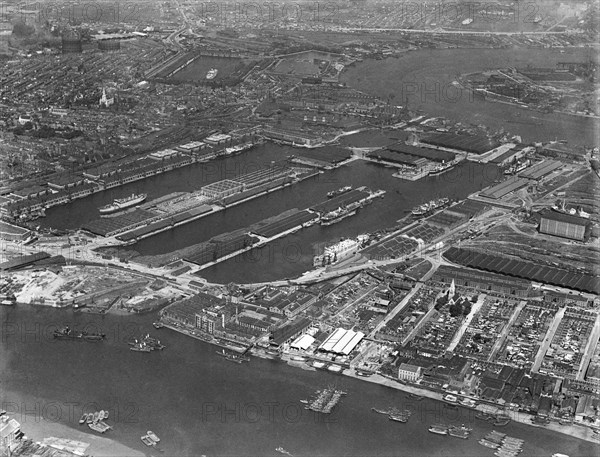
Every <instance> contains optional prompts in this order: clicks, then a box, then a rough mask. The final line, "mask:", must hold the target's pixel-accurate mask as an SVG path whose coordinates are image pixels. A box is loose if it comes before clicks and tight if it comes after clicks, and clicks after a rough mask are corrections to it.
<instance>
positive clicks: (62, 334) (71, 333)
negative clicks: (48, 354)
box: [53, 325, 106, 341]
mask: <svg viewBox="0 0 600 457" xmlns="http://www.w3.org/2000/svg"><path fill="white" fill-rule="evenodd" d="M53 335H54V338H58V339H64V340H86V341H101V340H103V339H104V338H105V337H106V335H105V334H104V333H87V332H80V331H76V330H73V329H71V328H70V327H69V326H68V325H67V326H66V327H64V328H62V329H59V330H55V331H54V333H53Z"/></svg>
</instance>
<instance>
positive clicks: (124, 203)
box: [98, 194, 148, 214]
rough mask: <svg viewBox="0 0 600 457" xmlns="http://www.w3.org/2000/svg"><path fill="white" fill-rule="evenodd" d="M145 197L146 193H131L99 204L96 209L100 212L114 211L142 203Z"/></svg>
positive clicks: (108, 212)
mask: <svg viewBox="0 0 600 457" xmlns="http://www.w3.org/2000/svg"><path fill="white" fill-rule="evenodd" d="M147 197H148V194H131V195H130V196H129V197H125V198H117V199H115V200H114V201H113V202H112V203H110V204H108V205H105V206H101V207H100V208H98V211H100V214H110V213H116V212H117V211H121V210H123V209H126V208H130V207H132V206H135V205H138V204H140V203H142V202H143V201H144V200H146V198H147Z"/></svg>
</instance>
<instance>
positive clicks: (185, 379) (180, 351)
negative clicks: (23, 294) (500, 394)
mask: <svg viewBox="0 0 600 457" xmlns="http://www.w3.org/2000/svg"><path fill="white" fill-rule="evenodd" d="M153 318H154V316H152V315H146V316H127V317H120V316H114V315H107V316H94V315H89V314H75V313H73V312H72V311H71V310H56V309H48V308H44V307H33V306H29V305H18V306H17V307H14V308H8V307H0V322H1V323H2V338H1V341H0V360H1V361H2V362H1V364H2V366H1V368H2V371H1V375H0V380H1V382H2V389H1V391H0V400H1V401H2V405H0V408H1V407H4V409H6V410H8V411H9V412H11V414H12V416H13V417H15V418H16V419H17V420H20V421H21V422H23V424H22V426H23V429H24V431H25V432H26V431H27V423H28V421H31V420H45V421H56V422H60V423H62V424H65V425H68V426H71V427H73V428H78V429H81V430H85V428H84V426H80V425H78V424H77V421H78V419H79V417H80V415H81V412H82V408H83V407H84V405H87V407H86V411H91V410H94V409H100V408H101V409H108V410H109V412H110V418H109V420H108V422H109V423H110V424H111V425H112V426H113V427H114V430H113V431H110V432H109V433H108V435H107V436H108V437H111V438H113V439H115V440H117V441H119V442H121V443H123V444H125V445H127V446H129V447H131V448H134V449H138V450H140V451H146V450H147V448H145V446H144V445H143V444H142V443H141V441H140V438H139V437H140V436H141V435H143V434H145V432H146V430H153V431H154V432H155V433H156V434H157V435H158V436H159V437H160V438H161V439H162V441H161V447H162V448H163V450H164V451H165V453H164V455H167V456H176V455H177V456H191V457H196V456H200V455H202V454H206V455H211V456H238V455H240V456H241V455H261V456H269V455H273V456H275V455H279V454H277V452H275V448H277V447H279V446H282V447H283V448H284V449H286V450H288V451H289V452H290V453H292V454H293V455H294V456H302V455H306V456H308V455H310V456H340V455H347V456H366V455H379V456H423V457H428V456H456V455H464V456H473V457H481V456H488V455H489V456H492V455H493V452H492V451H491V450H489V449H486V448H483V447H482V446H480V445H479V444H477V440H478V439H479V438H480V437H481V436H483V435H484V434H485V433H487V432H489V431H490V430H491V429H492V428H493V426H491V425H488V424H487V423H484V422H481V421H479V420H477V419H474V417H473V414H472V412H470V411H469V410H466V409H463V408H459V409H457V410H450V409H447V408H444V407H443V406H442V403H440V402H435V401H432V400H423V401H421V402H414V401H409V400H407V399H406V397H405V396H404V394H403V393H401V392H399V391H396V390H394V389H391V388H388V387H384V386H380V385H374V384H369V383H367V382H365V381H361V380H357V379H350V378H346V377H344V376H340V375H335V374H330V373H325V372H313V371H305V370H302V369H299V368H293V367H290V366H287V365H285V364H283V363H281V362H274V361H268V360H261V359H255V358H253V359H252V360H251V361H250V362H249V363H246V364H242V365H238V364H234V363H231V362H228V361H226V360H224V359H223V358H222V357H219V356H218V355H217V354H215V347H214V346H211V345H209V344H206V343H203V342H200V341H197V340H194V339H192V338H189V337H186V336H183V335H180V334H178V333H176V332H173V331H171V330H168V329H163V330H155V329H153V328H152V326H151V322H152V320H153ZM65 324H71V325H72V326H77V328H79V329H87V330H89V331H93V330H102V331H103V332H105V333H106V334H107V340H106V341H104V342H102V343H85V342H69V341H56V340H54V339H53V338H52V336H51V333H52V331H53V329H55V328H57V327H61V326H63V325H65ZM145 332H150V333H151V334H152V335H153V336H156V337H158V338H160V340H161V341H162V342H163V343H164V344H165V345H166V346H167V348H166V349H165V350H164V351H162V352H152V353H137V352H132V351H130V350H129V346H128V345H127V344H126V343H127V341H128V340H129V339H130V338H132V337H139V336H140V335H141V334H142V333H145ZM330 384H335V385H337V386H338V387H339V388H342V389H343V390H345V391H347V392H348V395H347V396H346V397H344V398H343V399H342V401H341V402H340V404H339V405H338V406H337V407H336V409H335V410H334V412H333V414H331V415H330V416H323V415H318V414H315V413H312V412H309V411H306V410H304V409H303V405H302V404H301V403H300V402H299V400H301V399H304V398H308V397H309V396H311V395H312V394H314V392H315V391H316V390H317V389H321V388H324V387H326V386H327V385H330ZM391 406H396V407H399V408H411V409H413V410H414V411H415V412H414V413H413V415H412V417H411V418H410V420H409V422H408V423H407V424H400V423H397V422H392V421H389V420H388V419H387V418H386V417H385V416H382V415H379V414H375V413H373V412H371V408H372V407H377V408H387V407H391ZM25 410H27V411H29V414H30V415H29V416H27V417H25V416H23V415H22V414H21V413H22V412H24V411H25ZM32 416H36V419H33V418H32ZM436 422H446V423H453V424H461V423H465V424H470V426H472V427H473V428H474V431H473V433H472V436H471V438H470V439H469V440H466V441H465V440H460V439H457V438H452V437H449V436H438V435H433V434H431V433H429V432H428V431H427V428H428V427H429V425H430V424H433V423H436ZM502 431H503V432H504V433H508V434H509V435H511V436H516V437H519V438H523V439H525V440H526V442H527V443H526V445H525V448H524V454H523V455H535V456H550V455H552V454H553V453H554V452H563V453H566V454H568V455H571V456H576V455H580V456H581V455H594V454H595V453H596V451H597V448H595V446H594V444H592V443H587V442H584V441H581V440H577V439H574V438H571V437H569V436H566V435H561V436H560V438H558V437H557V436H556V434H555V433H553V432H550V431H546V430H542V429H534V428H532V427H528V426H525V425H522V424H517V423H513V424H509V425H508V426H506V427H504V428H503V429H502ZM153 453H154V454H156V452H153Z"/></svg>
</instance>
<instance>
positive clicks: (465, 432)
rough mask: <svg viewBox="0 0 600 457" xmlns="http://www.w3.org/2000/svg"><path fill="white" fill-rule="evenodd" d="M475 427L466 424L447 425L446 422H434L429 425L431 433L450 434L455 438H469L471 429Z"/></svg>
mask: <svg viewBox="0 0 600 457" xmlns="http://www.w3.org/2000/svg"><path fill="white" fill-rule="evenodd" d="M472 430H473V429H472V428H470V427H467V426H465V425H464V424H463V425H461V426H456V425H446V424H433V425H431V426H430V427H429V431H430V432H431V433H435V434H436V435H450V436H454V437H455V438H461V439H463V440H466V439H467V438H469V435H470V434H471V431H472Z"/></svg>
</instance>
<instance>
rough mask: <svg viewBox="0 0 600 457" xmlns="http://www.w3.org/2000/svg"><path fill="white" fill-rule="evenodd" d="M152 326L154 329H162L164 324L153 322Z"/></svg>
mask: <svg viewBox="0 0 600 457" xmlns="http://www.w3.org/2000/svg"><path fill="white" fill-rule="evenodd" d="M152 325H153V326H154V328H156V329H159V328H163V327H164V326H165V324H163V323H162V322H153V323H152Z"/></svg>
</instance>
